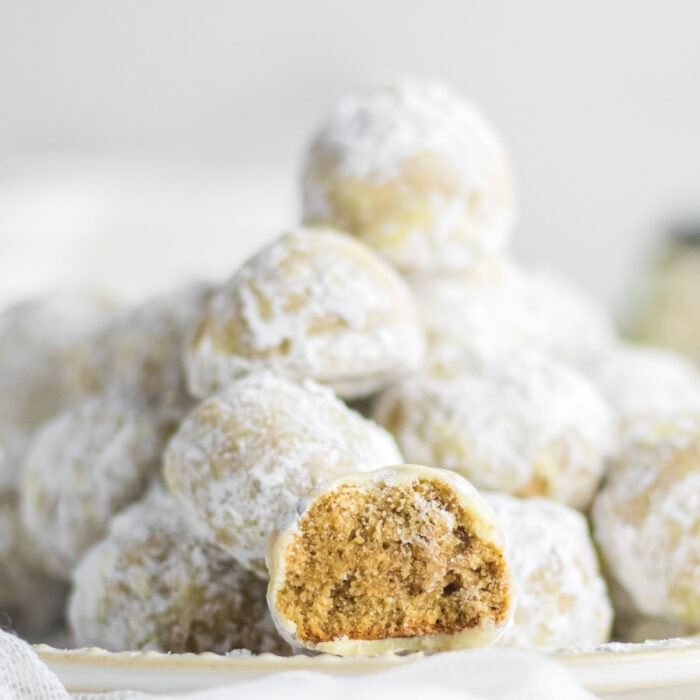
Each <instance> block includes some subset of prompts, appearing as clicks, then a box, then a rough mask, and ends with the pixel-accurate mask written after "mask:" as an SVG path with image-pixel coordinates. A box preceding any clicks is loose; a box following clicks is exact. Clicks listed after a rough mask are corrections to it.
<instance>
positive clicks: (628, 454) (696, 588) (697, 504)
mask: <svg viewBox="0 0 700 700" xmlns="http://www.w3.org/2000/svg"><path fill="white" fill-rule="evenodd" d="M592 517H593V524H594V533H595V537H596V540H597V542H598V544H599V546H600V549H601V552H602V555H603V557H604V559H605V563H606V566H607V567H608V569H609V571H610V573H611V574H612V575H613V576H614V577H615V579H616V581H617V582H618V583H619V584H620V585H621V586H622V588H623V589H624V591H625V592H626V593H627V594H628V595H629V597H630V599H631V600H632V603H633V604H634V606H635V607H636V609H637V610H639V611H640V612H642V613H643V614H645V615H649V616H656V617H662V618H666V619H668V620H672V621H674V620H675V621H678V622H682V623H687V624H698V623H700V414H696V415H695V416H686V417H675V418H673V419H668V420H657V421H649V422H638V423H637V424H636V425H635V427H634V430H631V431H629V433H628V434H627V436H626V439H625V441H624V444H623V445H622V447H621V448H620V450H619V453H618V454H617V455H616V457H615V459H614V460H613V462H612V465H611V469H610V473H609V475H608V478H607V480H606V482H605V484H604V486H603V488H602V489H601V491H600V493H599V494H598V496H597V497H596V499H595V503H594V506H593V511H592Z"/></svg>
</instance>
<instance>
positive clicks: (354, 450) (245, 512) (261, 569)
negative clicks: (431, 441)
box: [165, 373, 403, 576]
mask: <svg viewBox="0 0 700 700" xmlns="http://www.w3.org/2000/svg"><path fill="white" fill-rule="evenodd" d="M402 461H403V459H402V458H401V454H400V453H399V451H398V449H397V447H396V445H395V443H394V441H393V440H392V438H391V437H390V436H389V435H388V434H387V433H386V432H385V431H383V430H382V429H381V428H379V427H378V426H376V425H374V424H373V423H371V422H370V421H367V420H365V419H363V418H362V417H361V416H359V415H358V414H356V413H354V412H353V411H350V410H349V409H348V408H347V407H346V406H345V405H344V404H342V403H341V402H340V401H338V399H336V398H335V396H334V395H333V393H332V392H331V391H329V390H328V389H324V388H322V387H320V386H319V385H317V384H316V383H314V382H311V381H306V382H304V383H303V385H299V384H296V383H294V382H291V381H289V380H286V379H283V378H281V377H277V376H273V375H271V374H268V373H258V374H254V375H250V376H248V377H244V378H242V379H240V380H238V381H236V382H234V383H233V384H231V385H230V386H229V388H228V389H227V390H226V391H224V392H222V393H221V394H219V395H217V396H214V397H212V398H211V399H209V400H207V401H205V402H204V403H203V404H201V405H200V406H199V407H198V408H197V409H196V410H195V411H194V412H193V413H192V414H191V415H190V416H189V417H188V418H187V419H186V420H185V421H184V422H183V424H182V426H181V427H180V430H179V431H178V433H177V434H176V435H175V436H174V437H173V439H172V441H171V443H170V445H169V447H168V450H167V452H166V458H165V475H166V480H167V482H168V485H169V487H170V490H171V491H172V493H173V494H174V495H175V496H176V498H177V499H178V501H179V502H180V503H181V505H182V507H183V510H184V511H185V513H186V514H187V515H188V517H189V518H190V519H191V521H193V522H195V523H197V524H198V526H199V527H203V528H205V529H206V531H207V532H208V533H209V537H210V539H212V541H216V542H217V543H218V544H219V545H220V546H221V547H222V548H224V549H225V550H226V551H227V552H229V553H230V554H231V555H232V556H234V557H235V558H236V559H238V560H239V561H240V562H241V563H243V564H244V565H245V566H247V567H249V568H251V569H252V570H253V571H255V572H256V573H258V574H259V575H261V576H266V570H265V564H264V558H265V546H266V543H267V538H268V537H269V535H270V533H271V532H272V530H273V527H274V524H275V521H276V519H277V518H278V517H279V516H280V515H281V514H282V513H283V512H284V511H285V510H286V509H288V508H290V507H291V506H293V505H294V503H296V501H297V500H298V499H299V498H301V497H302V496H303V495H304V494H305V493H307V492H309V491H311V490H312V489H313V488H314V486H316V485H317V484H318V483H320V482H322V481H325V480H326V479H329V478H332V477H334V476H337V475H339V474H344V473H347V472H352V471H369V470H371V469H376V468H378V467H382V466H386V465H389V464H397V463H400V462H402Z"/></svg>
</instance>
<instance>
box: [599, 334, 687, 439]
mask: <svg viewBox="0 0 700 700" xmlns="http://www.w3.org/2000/svg"><path fill="white" fill-rule="evenodd" d="M589 375H590V376H591V378H592V379H593V380H594V381H595V383H596V386H598V388H599V389H600V391H601V393H602V394H603V396H605V398H606V399H607V400H608V402H609V403H610V405H611V406H612V408H613V410H614V411H615V414H616V416H617V418H618V422H619V424H620V427H621V428H622V429H625V428H627V427H628V426H629V424H630V423H632V422H634V421H636V420H644V419H651V418H663V417H664V416H674V415H678V414H682V413H684V412H688V411H690V412H693V411H695V412H698V413H700V373H698V371H697V369H695V367H694V366H693V365H692V364H691V363H690V362H689V361H688V360H686V359H684V358H683V357H682V356H680V355H677V354H675V353H673V352H670V351H668V350H661V349H660V348H653V347H644V346H634V345H621V346H620V347H617V348H615V350H614V351H612V352H610V353H609V354H607V355H606V356H605V357H604V358H602V359H601V360H600V361H599V362H597V363H596V364H595V365H593V366H592V367H591V369H590V371H589Z"/></svg>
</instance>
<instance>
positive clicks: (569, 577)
mask: <svg viewBox="0 0 700 700" xmlns="http://www.w3.org/2000/svg"><path fill="white" fill-rule="evenodd" d="M482 495H483V496H484V499H485V500H486V502H487V503H488V505H489V506H490V507H491V508H492V509H493V511H494V513H495V515H496V519H497V521H498V523H499V525H500V526H501V528H502V529H503V533H504V535H505V539H506V545H507V546H506V551H507V557H508V561H509V562H510V565H511V567H512V568H513V575H514V578H515V584H516V595H517V601H518V602H517V607H516V610H515V619H514V624H513V626H512V627H511V628H510V629H508V630H506V632H505V634H504V635H503V637H501V639H500V640H499V642H498V643H499V644H500V645H502V646H516V647H521V648H537V649H563V648H569V647H594V646H597V645H599V644H602V643H604V642H606V641H607V640H608V637H609V634H610V625H611V623H612V607H611V605H610V601H609V599H608V594H607V589H606V586H605V581H604V580H603V578H602V576H601V575H600V571H599V568H598V562H597V559H596V553H595V550H594V549H593V544H592V542H591V539H590V536H589V534H588V525H587V523H586V520H585V518H584V517H583V516H582V515H581V514H580V513H578V512H576V511H575V510H572V509H571V508H567V507H566V506H564V505H562V504H561V503H555V502H553V501H547V500H543V499H540V498H532V499H527V500H520V499H516V498H513V497H511V496H507V495H505V494H496V493H484V494H482Z"/></svg>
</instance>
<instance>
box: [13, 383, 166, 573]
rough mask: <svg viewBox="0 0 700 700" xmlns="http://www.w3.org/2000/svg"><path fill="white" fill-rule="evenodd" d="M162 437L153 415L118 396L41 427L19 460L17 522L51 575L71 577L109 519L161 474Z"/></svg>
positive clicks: (67, 413)
mask: <svg viewBox="0 0 700 700" xmlns="http://www.w3.org/2000/svg"><path fill="white" fill-rule="evenodd" d="M163 443H164V438H163V435H162V432H161V428H160V426H159V423H158V421H157V420H156V418H155V417H154V415H153V414H152V413H151V412H150V411H149V410H148V409H146V408H145V407H144V406H143V405H141V404H140V403H139V402H137V401H135V400H134V399H133V398H132V397H130V396H128V395H125V394H123V393H121V392H119V391H113V392H110V393H108V394H105V395H102V396H97V397H92V398H90V399H87V400H85V401H83V402H81V403H79V404H76V405H75V406H74V407H73V408H71V409H69V410H67V411H64V412H63V413H61V414H59V415H58V416H57V417H56V418H54V419H53V420H51V421H49V422H48V423H46V424H45V425H44V426H43V427H42V428H41V429H39V430H38V431H37V432H36V433H35V434H34V435H33V437H32V439H31V440H30V442H29V444H28V446H27V450H26V453H25V455H24V459H23V462H22V474H21V485H20V496H21V514H22V523H23V526H24V528H25V530H26V532H27V535H28V536H29V538H30V539H31V541H32V543H33V546H34V547H35V548H36V550H37V551H38V552H39V553H40V555H41V557H42V562H43V565H44V566H45V568H46V570H47V571H48V572H49V573H52V574H54V575H56V576H59V577H63V578H66V579H67V578H69V577H70V575H71V572H72V571H73V568H74V567H75V565H76V564H77V563H78V561H79V560H80V558H81V557H82V555H83V554H84V552H85V551H86V550H87V549H88V548H89V547H90V546H91V545H92V544H94V543H95V542H97V540H99V539H100V538H101V537H102V536H103V535H104V533H105V532H106V530H107V526H108V524H109V521H110V520H111V518H112V516H113V515H114V514H115V513H117V512H118V511H120V510H121V509H123V508H124V507H125V506H127V505H129V504H130V503H132V502H133V501H135V500H137V499H138V498H140V496H141V495H142V494H143V492H144V491H145V489H146V487H147V485H148V484H149V483H150V482H151V481H152V480H153V479H154V478H155V477H156V476H157V475H158V470H159V467H160V456H161V453H162V450H163Z"/></svg>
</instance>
